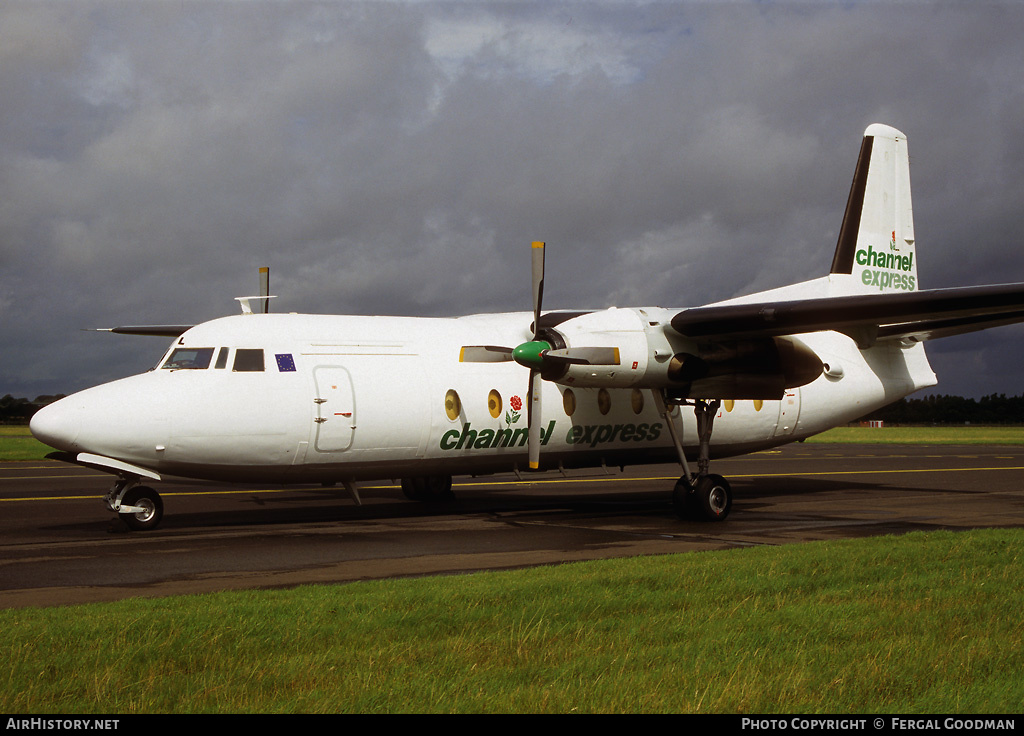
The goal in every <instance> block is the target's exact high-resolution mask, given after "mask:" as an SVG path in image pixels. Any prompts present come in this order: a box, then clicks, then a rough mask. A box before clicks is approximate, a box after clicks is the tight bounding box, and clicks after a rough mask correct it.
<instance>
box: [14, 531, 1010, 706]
mask: <svg viewBox="0 0 1024 736" xmlns="http://www.w3.org/2000/svg"><path fill="white" fill-rule="evenodd" d="M1022 590H1024V531H1021V530H982V531H973V532H964V533H952V532H936V533H931V534H923V533H914V534H908V535H906V536H901V537H880V538H873V539H861V540H846V541H833V542H819V543H811V544H804V545H789V546H784V547H774V548H759V549H738V550H731V551H723V552H708V553H691V554H684V555H671V556H663V557H638V558H630V559H620V560H607V561H600V562H588V563H581V564H567V565H561V566H554V567H546V568H535V569H529V570H520V571H511V572H492V573H479V574H473V575H465V576H457V577H451V576H449V577H433V578H421V579H411V580H387V581H379V582H367V583H355V584H348V585H338V586H319V587H304V588H298V589H294V590H279V591H265V592H232V593H222V594H215V595H202V596H192V597H189V596H186V597H177V598H163V599H153V600H145V599H133V600H126V601H123V602H120V603H112V604H96V605H89V606H82V607H66V608H47V609H30V610H5V611H0V659H2V660H3V662H4V669H5V672H6V674H5V678H4V683H3V685H0V712H6V713H55V714H56V713H120V714H130V713H156V712H164V713H166V712H232V713H235V712H261V713H262V712H327V713H335V712H359V713H385V712H386V713H395V712H403V713H413V712H441V713H450V712H490V713H506V712H529V713H569V712H583V713H623V712H670V713H687V712H712V713H714V712H728V713H780V712H781V713H907V712H910V713H957V712H959V713H1016V712H1019V710H1020V706H1021V703H1024V678H1021V677H1020V673H1021V672H1022V671H1024V646H1022V643H1021V642H1022V636H1024V619H1022V617H1021V616H1020V608H1021V604H1022V602H1024V595H1022Z"/></svg>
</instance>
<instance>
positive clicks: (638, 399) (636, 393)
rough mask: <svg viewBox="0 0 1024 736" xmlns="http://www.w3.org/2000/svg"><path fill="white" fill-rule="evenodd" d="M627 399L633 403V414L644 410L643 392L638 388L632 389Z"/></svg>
mask: <svg viewBox="0 0 1024 736" xmlns="http://www.w3.org/2000/svg"><path fill="white" fill-rule="evenodd" d="M629 400H630V403H631V404H632V405H633V413H634V414H639V413H641V412H642V411H643V410H644V394H643V392H642V391H641V390H640V389H638V388H635V389H633V393H632V394H631V395H630V397H629Z"/></svg>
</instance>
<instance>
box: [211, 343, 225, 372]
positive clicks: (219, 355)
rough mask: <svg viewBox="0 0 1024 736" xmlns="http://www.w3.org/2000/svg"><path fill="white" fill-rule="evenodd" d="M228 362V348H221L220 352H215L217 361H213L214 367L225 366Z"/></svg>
mask: <svg viewBox="0 0 1024 736" xmlns="http://www.w3.org/2000/svg"><path fill="white" fill-rule="evenodd" d="M227 364H228V349H227V348H221V349H220V352H219V353H217V362H216V363H214V365H213V367H214V368H225V367H226V366H227Z"/></svg>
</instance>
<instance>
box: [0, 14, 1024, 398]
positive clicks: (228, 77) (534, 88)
mask: <svg viewBox="0 0 1024 736" xmlns="http://www.w3.org/2000/svg"><path fill="white" fill-rule="evenodd" d="M1022 31H1024V8H1022V7H1021V6H1019V5H1017V4H1009V3H1007V4H999V3H985V4H980V5H978V6H974V5H972V6H968V7H951V6H949V5H946V4H941V5H931V4H927V3H913V4H906V3H883V2H873V3H872V2H869V3H852V4H845V5H842V6H836V5H835V4H831V3H829V4H827V5H826V4H816V3H809V2H802V3H778V4H770V3H769V4H765V3H751V4H747V3H739V2H733V3H712V2H704V3H624V2H623V3H590V2H588V3H549V2H544V3H530V2H523V3H511V4H505V3H494V4H490V3H457V2H452V3H431V2H422V3H415V2H413V3H397V2H395V3H392V2H366V3H341V2H326V3H312V2H185V3H182V2H146V3H120V2H116V3H115V2H95V3H89V2H81V3H73V4H72V3H64V2H53V3H48V2H11V3H6V4H5V5H4V6H3V7H2V8H0V95H2V97H0V99H3V100H4V104H3V105H2V106H0V269H2V271H0V315H2V324H0V340H2V344H3V348H4V349H3V357H2V358H0V392H3V393H6V392H8V391H10V392H13V393H16V394H34V393H43V392H50V391H69V390H73V389H78V388H81V387H83V386H85V385H88V384H92V383H96V382H98V381H101V380H106V379H109V378H113V377H116V376H118V375H124V374H127V373H130V372H133V371H136V370H140V369H144V368H145V367H148V364H149V363H151V362H152V361H153V360H155V359H156V357H158V355H159V353H160V352H161V350H162V347H163V345H162V343H161V342H160V341H159V340H157V341H153V340H151V339H147V338H134V339H130V338H119V337H115V336H110V335H102V334H99V335H98V334H95V333H80V332H78V328H80V327H93V326H110V325H114V324H124V323H164V322H192V321H199V320H203V319H208V318H212V317H215V316H219V315H221V314H224V313H229V312H231V311H234V309H236V307H235V306H234V303H233V302H232V301H231V299H232V297H234V296H241V295H244V294H248V293H251V292H252V291H253V290H254V289H255V285H256V276H255V273H256V268H257V267H258V266H261V265H270V266H271V268H272V279H273V291H274V292H275V293H278V294H280V295H281V298H280V299H279V300H278V303H275V305H274V308H275V309H278V310H287V311H312V312H342V313H363V314H372V313H383V314H424V315H427V314H429V315H448V314H461V313H468V312H475V311H489V310H503V311H504V310H510V309H522V308H526V307H527V305H528V302H529V285H528V272H529V267H528V265H527V262H528V255H527V249H528V243H529V242H530V241H531V240H534V239H544V240H547V241H548V242H549V243H550V250H549V257H548V269H549V275H548V282H547V291H546V294H547V298H548V303H549V306H551V307H552V308H554V307H559V306H563V307H571V306H584V305H585V306H606V305H611V304H620V305H637V304H640V305H642V304H662V305H666V306H675V305H679V306H683V305H690V304H696V303H703V302H708V301H713V300H719V299H724V298H727V297H730V296H734V295H737V294H740V293H744V292H748V291H752V290H758V289H766V288H771V287H775V286H779V285H782V284H785V283H789V282H793V281H799V280H805V279H809V278H814V277H816V276H818V275H820V274H822V273H824V272H825V271H826V270H827V268H828V265H829V263H830V261H831V251H832V248H833V247H834V243H835V238H836V234H837V231H838V227H839V223H840V221H841V218H842V211H843V207H844V205H845V198H846V194H847V191H848V188H849V182H850V177H851V175H852V172H853V166H854V163H855V160H856V153H857V150H858V147H859V137H860V135H861V133H862V132H863V130H864V128H865V127H866V126H867V125H868V124H869V123H871V122H876V121H877V122H885V123H889V124H892V125H895V126H896V127H899V128H901V129H903V130H904V131H905V132H906V133H907V134H908V136H909V137H910V151H911V157H912V177H913V181H914V205H915V220H916V225H917V234H918V243H919V252H920V263H921V265H920V270H921V273H920V276H921V281H922V283H923V285H924V286H926V287H937V286H952V285H958V284H968V283H970V284H973V283H989V282H1007V281H1024V258H1021V257H1020V256H1019V249H1018V248H1017V247H1016V242H1015V238H1016V237H1017V236H1016V234H1017V233H1018V232H1019V231H1020V229H1021V225H1022V219H1024V216H1022V215H1021V214H1020V213H1019V211H1018V210H1019V202H1020V201H1021V196H1022V194H1024V179H1022V177H1024V174H1022V172H1024V166H1022V164H1024V144H1022V142H1021V137H1020V135H1019V126H1020V121H1021V120H1022V119H1024V83H1022V82H1021V81H1020V75H1019V70H1020V69H1021V68H1024V64H1022V62H1024V59H1022V58H1021V57H1022V55H1024V50H1022V49H1024V45H1022V44H1021V43H1020V40H1019V39H1020V38H1021V37H1022ZM1014 329H1015V328H1008V329H1005V330H997V331H994V332H991V333H986V334H985V335H984V336H975V337H972V338H964V339H963V340H950V341H946V342H943V343H937V344H936V345H935V346H934V347H933V348H931V349H930V354H932V355H933V356H934V358H935V360H934V361H933V362H934V363H935V367H936V370H937V372H939V374H940V378H942V379H944V380H943V384H942V385H941V388H942V389H943V390H948V391H951V392H956V393H965V394H969V395H975V394H978V393H987V392H991V391H1004V392H1007V393H1015V392H1020V391H1022V390H1024V387H1019V386H1018V385H1017V384H1018V377H1017V372H1016V371H1015V370H1013V369H1007V366H1008V365H1011V356H1014V355H1017V356H1019V351H1018V350H1017V345H1018V344H1019V341H1018V340H1017V338H1018V337H1019V336H1020V332H1019V331H1014ZM965 356H969V357H965ZM997 356H998V357H999V358H1001V360H1000V361H999V362H996V359H997ZM947 359H948V360H947ZM1016 362H1017V363H1018V364H1019V360H1018V361H1016ZM958 366H959V367H958ZM947 378H951V380H945V379H947Z"/></svg>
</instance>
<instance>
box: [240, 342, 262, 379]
mask: <svg viewBox="0 0 1024 736" xmlns="http://www.w3.org/2000/svg"><path fill="white" fill-rule="evenodd" d="M233 370H235V371H238V372H248V373H252V372H258V371H262V370H263V351H262V350H251V349H248V348H239V349H238V350H236V351H235V367H234V369H233Z"/></svg>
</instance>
